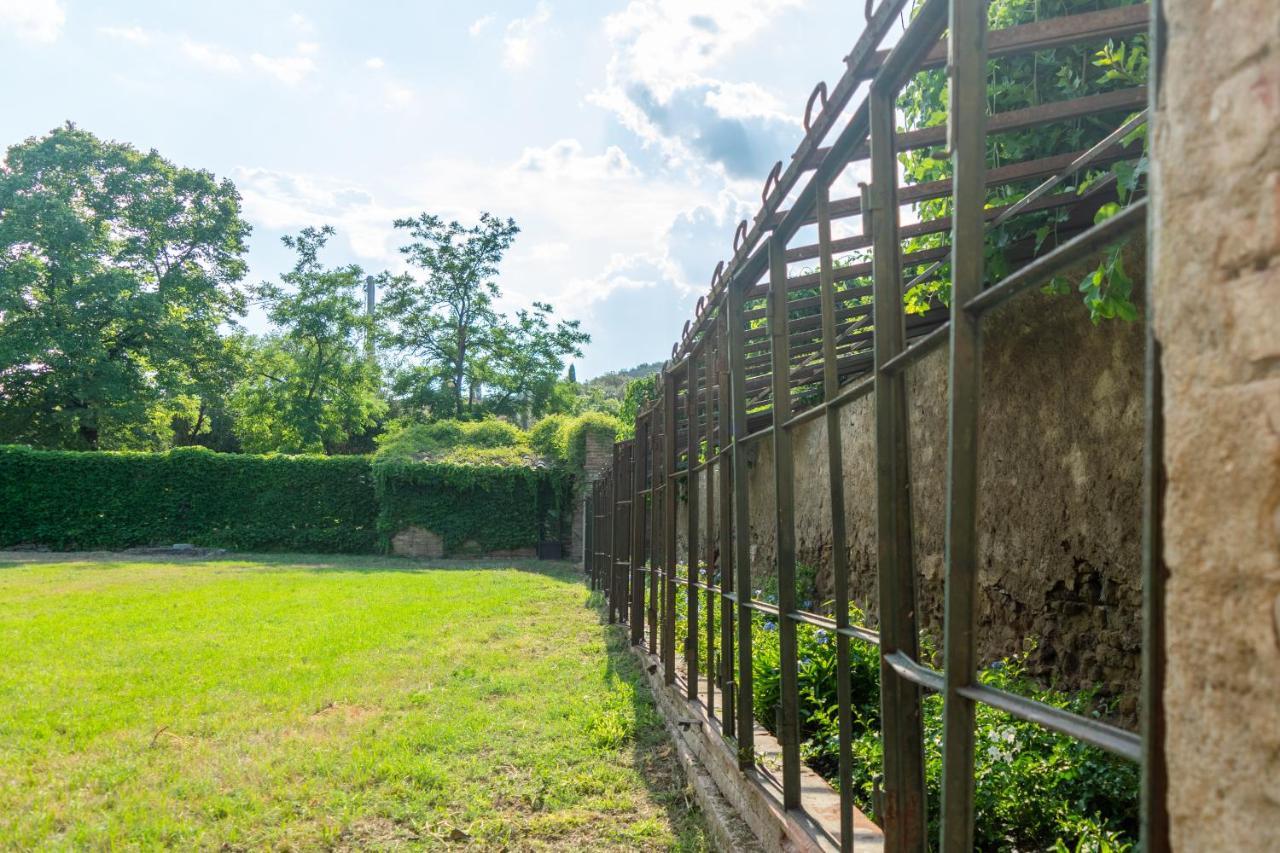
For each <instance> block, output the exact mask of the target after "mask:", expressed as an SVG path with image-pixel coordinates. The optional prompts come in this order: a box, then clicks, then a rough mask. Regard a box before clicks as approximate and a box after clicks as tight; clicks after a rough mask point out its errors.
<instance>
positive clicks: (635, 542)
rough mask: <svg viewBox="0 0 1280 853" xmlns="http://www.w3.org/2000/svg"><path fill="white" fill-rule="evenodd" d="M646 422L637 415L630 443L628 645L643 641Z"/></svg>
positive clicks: (647, 427)
mask: <svg viewBox="0 0 1280 853" xmlns="http://www.w3.org/2000/svg"><path fill="white" fill-rule="evenodd" d="M648 429H649V425H648V421H647V420H645V419H643V418H637V423H636V436H635V439H634V440H633V441H632V442H631V554H630V562H631V567H630V568H631V595H630V596H629V599H628V600H629V602H630V604H631V616H630V622H631V644H632V645H634V646H638V645H640V644H641V643H643V642H644V571H643V567H644V522H645V518H644V495H642V494H641V491H642V490H643V489H644V447H645V444H644V442H645V433H646V432H647V431H648Z"/></svg>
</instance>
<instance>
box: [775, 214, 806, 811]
mask: <svg viewBox="0 0 1280 853" xmlns="http://www.w3.org/2000/svg"><path fill="white" fill-rule="evenodd" d="M768 305H769V308H768V314H769V321H768V322H769V351H770V354H771V356H772V362H773V374H772V376H771V379H772V382H773V488H774V498H775V500H774V509H775V512H774V520H775V522H776V530H777V549H778V553H777V570H778V664H779V669H780V678H779V681H780V689H781V696H780V697H779V705H778V711H779V714H778V716H779V719H778V740H779V741H781V743H782V804H783V807H784V808H788V809H794V808H799V806H800V684H799V662H798V661H797V654H798V652H797V646H796V627H797V626H796V621H795V619H793V618H792V617H791V614H792V613H793V612H794V611H795V609H796V531H795V511H796V510H795V459H794V457H793V455H792V446H791V433H790V431H789V430H788V429H787V427H786V425H785V424H786V422H787V421H788V420H790V418H791V347H790V344H789V341H788V339H787V338H788V326H789V324H788V321H787V313H788V312H787V261H786V243H785V242H784V241H783V240H782V238H781V237H779V236H777V235H776V234H775V235H774V236H772V237H770V238H769V297H768Z"/></svg>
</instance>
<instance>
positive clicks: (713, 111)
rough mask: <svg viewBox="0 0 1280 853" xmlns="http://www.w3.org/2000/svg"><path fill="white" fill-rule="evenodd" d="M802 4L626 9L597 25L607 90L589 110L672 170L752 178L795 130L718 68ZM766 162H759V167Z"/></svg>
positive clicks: (683, 1) (764, 95)
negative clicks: (707, 168) (607, 49)
mask: <svg viewBox="0 0 1280 853" xmlns="http://www.w3.org/2000/svg"><path fill="white" fill-rule="evenodd" d="M801 2H803V0H778V2H773V0H734V2H725V0H632V2H630V3H629V4H628V5H627V7H626V8H625V9H623V10H622V11H620V12H617V13H614V14H612V15H609V16H608V17H606V18H605V22H604V30H605V35H606V37H607V38H608V40H609V42H610V45H611V47H612V51H613V53H612V56H611V58H610V60H609V64H608V69H607V73H606V82H605V85H604V86H603V87H601V88H599V89H597V90H596V91H594V92H592V93H590V94H589V95H588V101H589V102H591V103H594V104H596V105H597V106H600V107H603V108H604V109H606V110H608V111H610V112H612V113H613V114H614V116H615V117H616V118H617V120H618V121H619V123H621V124H622V125H623V127H625V128H627V129H628V130H630V131H631V132H632V133H634V134H636V136H637V137H639V139H640V140H641V141H642V143H643V144H644V145H646V146H652V147H654V148H656V149H657V150H659V151H661V152H662V154H663V155H664V156H665V157H666V158H667V160H668V161H669V162H670V163H671V164H672V165H678V166H679V165H682V166H685V167H690V166H691V165H696V164H698V163H699V162H702V163H706V164H710V165H713V166H717V167H721V168H724V169H726V170H727V171H728V172H730V173H731V174H734V175H739V176H741V175H755V174H756V173H757V172H760V170H761V169H762V168H763V169H765V170H767V168H768V164H770V163H772V162H773V160H774V159H776V154H774V150H775V148H777V149H778V150H790V145H786V144H781V143H784V142H790V144H791V145H793V144H794V141H793V140H791V137H792V136H795V135H798V134H797V133H796V128H797V127H798V126H799V121H798V119H797V118H795V117H794V116H792V115H790V114H789V113H787V112H786V111H784V110H783V109H782V107H781V105H780V104H779V102H778V100H777V98H775V97H774V96H773V95H772V94H771V93H770V92H768V91H767V90H766V89H764V88H763V87H762V86H760V85H758V84H756V83H752V82H733V81H727V80H722V79H719V78H718V77H716V76H715V74H716V72H717V70H718V66H719V65H720V64H721V63H723V62H724V61H725V60H726V59H728V58H729V57H730V56H731V55H732V54H733V53H734V51H736V50H739V49H741V48H742V47H744V46H745V45H747V44H749V43H750V41H751V40H752V39H753V38H755V37H756V36H757V35H758V34H759V33H761V32H762V31H763V30H764V29H765V28H766V26H767V25H768V24H769V23H770V21H771V20H772V19H773V18H775V17H777V16H778V15H779V14H781V13H783V12H785V11H786V8H787V7H788V6H794V5H798V4H800V3H801ZM766 161H767V163H766Z"/></svg>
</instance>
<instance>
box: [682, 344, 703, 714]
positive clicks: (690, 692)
mask: <svg viewBox="0 0 1280 853" xmlns="http://www.w3.org/2000/svg"><path fill="white" fill-rule="evenodd" d="M685 364H686V368H685V371H686V374H687V376H688V381H687V383H686V385H685V399H684V404H685V406H684V408H685V417H686V419H687V421H688V435H687V438H688V446H687V449H686V453H687V454H688V462H687V463H686V464H685V469H684V470H685V478H684V486H685V491H684V494H685V510H686V513H685V518H686V523H685V534H686V536H685V556H686V558H687V560H688V568H687V569H686V570H685V574H686V575H687V577H688V579H689V585H688V586H687V587H686V588H685V593H686V595H685V602H686V609H685V616H686V623H687V624H686V626H685V636H684V643H685V646H684V666H685V677H686V678H687V679H688V680H687V681H686V683H685V696H686V697H687V698H689V699H697V698H698V672H699V668H698V646H699V645H700V643H699V642H698V596H699V595H700V594H701V593H699V591H698V588H697V587H696V586H694V584H696V583H697V581H698V474H697V472H696V471H694V470H693V469H694V468H695V467H697V464H698V354H697V350H696V349H695V350H693V351H691V352H690V353H689V358H688V359H687V360H686V361H685Z"/></svg>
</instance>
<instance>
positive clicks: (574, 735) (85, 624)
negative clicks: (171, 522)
mask: <svg viewBox="0 0 1280 853" xmlns="http://www.w3.org/2000/svg"><path fill="white" fill-rule="evenodd" d="M0 650H3V651H2V652H0V847H3V848H19V849H29V848H48V847H54V848H57V847H62V848H76V849H82V848H86V847H88V848H152V847H160V846H163V847H175V848H182V849H190V848H206V849H207V848H218V849H262V848H276V849H281V848H283V849H315V848H326V849H370V848H372V849H386V848H392V849H394V848H417V847H428V848H431V847H466V846H472V847H479V848H486V849H489V848H493V849H499V848H504V847H505V848H507V849H512V850H524V849H539V848H556V849H598V848H606V849H607V848H622V849H702V848H704V847H705V839H704V836H703V834H702V828H701V820H700V817H699V815H698V814H697V813H696V811H694V810H693V807H692V806H691V805H690V798H689V795H688V793H687V790H686V788H685V785H684V782H683V779H682V777H681V776H680V774H679V772H678V768H677V766H676V764H675V756H674V753H673V750H672V748H671V747H670V745H669V744H668V742H667V741H666V740H665V737H664V735H663V731H662V727H661V724H660V722H659V719H658V717H657V714H656V712H655V711H654V710H653V706H652V704H651V698H650V696H649V694H648V690H647V688H645V687H644V686H642V681H641V678H640V673H639V671H638V668H637V667H636V666H635V665H634V663H633V662H632V658H631V657H630V655H629V654H628V653H627V651H626V647H625V640H624V638H623V637H622V635H621V633H620V632H618V631H616V630H610V629H606V628H605V627H603V626H601V625H600V622H599V616H598V612H597V611H596V609H595V608H594V607H592V606H591V602H589V600H588V594H587V592H586V590H585V589H584V587H583V585H582V584H581V582H580V581H579V580H578V575H577V572H576V571H575V570H574V569H573V568H571V567H569V566H567V565H565V564H548V563H528V564H521V565H517V566H514V567H507V568H483V567H476V565H475V564H432V565H431V566H427V565H422V564H417V563H413V562H408V561H403V560H396V559H389V558H388V559H380V558H328V557H323V558H322V557H316V558H305V557H290V558H276V557H263V558H248V559H242V558H234V559H232V558H227V559H221V560H213V561H193V562H186V561H173V562H160V561H155V562H148V561H136V560H134V559H129V558H123V557H121V558H111V557H102V556H98V557H95V558H89V557H65V558H59V557H58V556H56V555H28V556H26V557H19V556H17V555H2V554H0Z"/></svg>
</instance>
